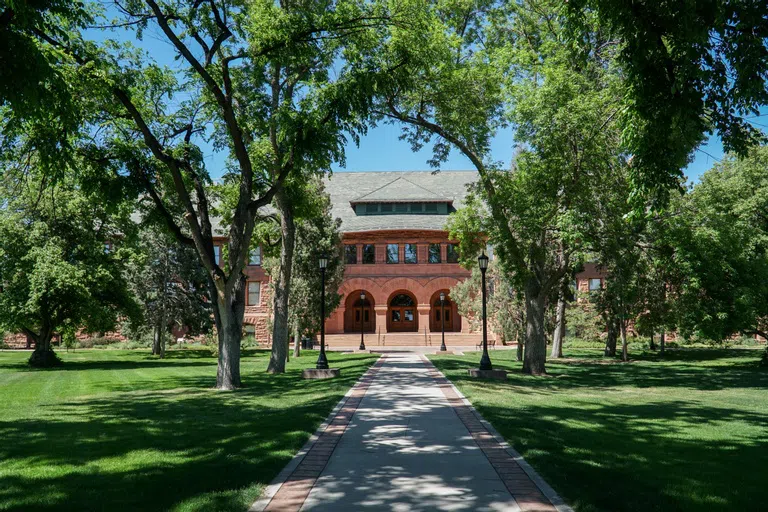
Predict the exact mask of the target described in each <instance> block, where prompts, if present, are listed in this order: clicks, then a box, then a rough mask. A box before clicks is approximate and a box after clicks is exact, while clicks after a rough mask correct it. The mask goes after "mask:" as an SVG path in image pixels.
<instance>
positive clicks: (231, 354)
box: [208, 274, 246, 390]
mask: <svg viewBox="0 0 768 512" xmlns="http://www.w3.org/2000/svg"><path fill="white" fill-rule="evenodd" d="M208 281H209V283H208V287H209V288H210V290H211V296H212V297H215V299H216V300H215V302H214V303H213V306H214V308H213V318H214V320H215V322H216V334H217V336H218V338H219V365H218V368H217V370H216V389H221V390H232V389H236V388H238V387H240V385H241V381H240V342H241V341H242V337H243V318H244V316H245V288H246V277H245V274H240V276H238V278H237V281H235V283H234V285H233V286H232V288H231V289H224V291H219V290H218V289H217V288H216V285H215V283H214V281H213V279H212V278H209V280H208Z"/></svg>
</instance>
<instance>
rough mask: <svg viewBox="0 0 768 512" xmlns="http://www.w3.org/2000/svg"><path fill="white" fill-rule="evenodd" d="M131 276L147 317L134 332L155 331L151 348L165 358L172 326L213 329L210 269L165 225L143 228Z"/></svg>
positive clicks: (132, 260) (131, 263)
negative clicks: (208, 270)
mask: <svg viewBox="0 0 768 512" xmlns="http://www.w3.org/2000/svg"><path fill="white" fill-rule="evenodd" d="M127 278H128V282H129V283H130V287H131V290H132V292H133V295H134V297H135V298H136V300H137V301H138V303H139V304H140V305H141V309H142V313H143V318H142V320H143V321H142V322H141V323H140V324H139V325H134V326H133V327H134V328H133V329H132V330H133V331H141V330H143V329H144V328H146V327H149V329H150V330H151V332H152V339H153V343H152V353H153V354H155V355H159V356H160V357H161V358H163V357H165V346H166V343H165V339H166V335H167V334H168V332H170V331H171V330H172V329H173V327H174V326H175V327H179V328H182V327H185V328H187V329H189V331H190V332H191V333H192V334H197V333H200V332H205V331H207V330H208V329H210V324H211V310H210V298H209V297H208V291H207V279H206V274H205V272H204V270H203V269H202V267H200V260H199V259H198V258H197V255H196V254H195V253H194V251H193V250H192V249H191V248H190V247H185V246H180V245H179V244H178V243H176V241H175V240H173V238H172V237H171V236H170V235H169V234H168V233H167V232H165V231H164V230H162V229H158V228H157V227H156V226H147V227H144V228H143V229H142V231H141V233H140V234H139V236H138V243H136V244H135V249H134V254H133V256H132V258H131V259H130V261H129V263H128V267H127Z"/></svg>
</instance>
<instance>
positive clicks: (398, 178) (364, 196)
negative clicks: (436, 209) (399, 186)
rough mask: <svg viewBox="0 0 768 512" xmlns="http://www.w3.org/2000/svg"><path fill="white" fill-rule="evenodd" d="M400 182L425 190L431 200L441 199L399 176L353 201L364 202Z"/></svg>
mask: <svg viewBox="0 0 768 512" xmlns="http://www.w3.org/2000/svg"><path fill="white" fill-rule="evenodd" d="M400 180H402V181H404V182H406V183H408V185H410V186H412V187H414V188H418V189H420V190H423V191H424V192H425V193H426V194H427V195H428V196H429V197H430V198H435V199H440V196H439V195H437V194H436V193H434V192H432V191H431V190H428V189H426V188H424V187H422V186H421V185H419V184H417V183H414V182H412V181H411V180H409V179H408V178H405V177H403V176H398V177H397V178H395V179H394V180H392V181H388V182H387V183H385V184H384V185H382V186H380V187H379V188H377V189H375V190H371V191H370V192H367V193H366V194H364V195H362V196H358V197H356V198H354V199H353V200H352V202H356V201H362V200H365V198H366V197H368V196H372V195H374V194H375V193H376V192H379V191H381V190H382V189H385V188H387V187H389V186H390V185H392V184H393V183H395V182H397V181H400Z"/></svg>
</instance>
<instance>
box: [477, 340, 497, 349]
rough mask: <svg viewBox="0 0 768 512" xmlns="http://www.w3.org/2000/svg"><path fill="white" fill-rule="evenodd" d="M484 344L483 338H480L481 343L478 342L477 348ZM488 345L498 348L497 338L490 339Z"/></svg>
mask: <svg viewBox="0 0 768 512" xmlns="http://www.w3.org/2000/svg"><path fill="white" fill-rule="evenodd" d="M482 346H483V340H480V343H478V344H477V348H482ZM488 346H489V347H491V348H496V338H493V339H490V340H488Z"/></svg>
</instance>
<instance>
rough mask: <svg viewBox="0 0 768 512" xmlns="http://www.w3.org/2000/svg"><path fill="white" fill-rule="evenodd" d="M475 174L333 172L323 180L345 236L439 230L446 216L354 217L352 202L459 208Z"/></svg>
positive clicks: (443, 224) (474, 178)
mask: <svg viewBox="0 0 768 512" xmlns="http://www.w3.org/2000/svg"><path fill="white" fill-rule="evenodd" d="M475 181H477V172H476V171H441V172H439V173H437V174H432V173H431V172H430V171H387V172H336V173H334V174H333V175H332V176H330V178H326V190H327V191H328V193H329V194H330V196H331V202H332V203H333V208H332V212H331V213H332V214H333V216H334V217H338V218H340V219H341V222H342V224H341V230H342V231H343V232H345V233H354V232H360V231H382V230H388V229H426V230H443V229H445V222H446V220H447V215H357V214H356V213H355V210H354V208H353V207H352V203H362V202H397V201H408V202H411V201H438V200H443V201H446V202H450V203H453V207H454V208H461V206H462V205H463V203H464V198H465V197H466V195H467V186H468V185H470V184H472V183H474V182H475Z"/></svg>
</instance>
